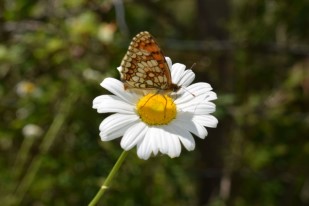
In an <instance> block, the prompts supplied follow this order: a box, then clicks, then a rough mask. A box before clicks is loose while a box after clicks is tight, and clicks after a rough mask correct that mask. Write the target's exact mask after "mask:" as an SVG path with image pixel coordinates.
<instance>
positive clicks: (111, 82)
mask: <svg viewBox="0 0 309 206" xmlns="http://www.w3.org/2000/svg"><path fill="white" fill-rule="evenodd" d="M101 86H102V87H103V88H105V89H106V90H108V91H110V92H111V93H113V94H114V95H116V96H118V97H120V98H121V99H122V100H124V101H126V102H127V103H129V104H134V103H135V102H136V100H137V99H138V95H137V94H135V93H133V92H129V91H126V90H124V86H123V83H122V82H121V81H119V80H117V79H114V78H105V79H104V80H103V82H102V83H101Z"/></svg>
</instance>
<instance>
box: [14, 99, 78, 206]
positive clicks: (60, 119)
mask: <svg viewBox="0 0 309 206" xmlns="http://www.w3.org/2000/svg"><path fill="white" fill-rule="evenodd" d="M76 98H77V97H76V96H73V95H70V96H69V97H68V98H67V99H66V100H65V101H63V102H62V104H61V106H60V109H59V112H58V114H57V115H56V116H55V118H54V121H53V122H52V124H51V126H50V128H49V130H48V131H47V133H46V135H45V137H44V138H43V140H42V143H41V145H40V153H39V154H38V155H37V156H36V157H34V158H33V160H32V162H31V163H30V166H29V168H28V170H27V172H26V174H25V176H24V178H23V179H22V180H21V182H20V184H19V185H18V187H17V189H16V191H15V196H16V197H17V200H16V205H19V204H20V203H21V202H22V201H23V199H24V196H25V195H26V192H27V191H28V189H29V187H30V185H31V184H32V182H33V180H34V178H35V176H36V174H37V172H38V170H39V168H40V166H41V164H42V161H43V159H44V155H45V154H47V153H48V152H49V149H50V147H51V145H52V143H53V142H54V141H55V139H56V137H57V136H58V134H59V133H60V129H61V127H62V126H63V124H64V123H65V121H66V119H67V117H68V115H69V113H70V111H71V108H72V103H73V102H74V101H75V100H76Z"/></svg>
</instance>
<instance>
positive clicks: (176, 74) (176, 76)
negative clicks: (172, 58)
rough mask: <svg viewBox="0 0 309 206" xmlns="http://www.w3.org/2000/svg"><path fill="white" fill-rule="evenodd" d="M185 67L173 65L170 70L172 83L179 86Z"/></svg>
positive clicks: (177, 64)
mask: <svg viewBox="0 0 309 206" xmlns="http://www.w3.org/2000/svg"><path fill="white" fill-rule="evenodd" d="M185 69H186V66H185V65H184V64H179V63H176V64H173V66H172V68H171V76H172V82H173V83H175V84H177V85H179V81H180V80H181V78H182V77H183V74H184V71H185Z"/></svg>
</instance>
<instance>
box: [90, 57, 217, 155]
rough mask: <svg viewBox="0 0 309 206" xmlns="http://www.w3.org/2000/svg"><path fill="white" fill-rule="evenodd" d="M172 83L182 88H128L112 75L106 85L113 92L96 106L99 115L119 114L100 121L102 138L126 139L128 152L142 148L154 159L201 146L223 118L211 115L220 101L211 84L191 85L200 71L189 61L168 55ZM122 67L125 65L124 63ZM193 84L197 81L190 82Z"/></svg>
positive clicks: (142, 152) (124, 145)
mask: <svg viewBox="0 0 309 206" xmlns="http://www.w3.org/2000/svg"><path fill="white" fill-rule="evenodd" d="M166 61H167V63H168V66H169V68H170V70H171V76H172V82H173V83H174V84H177V85H178V86H180V90H179V91H177V92H174V93H172V94H170V95H167V94H161V93H160V92H158V91H151V90H140V91H137V92H136V91H130V90H128V89H127V90H125V89H124V85H123V82H121V81H119V80H117V79H114V78H106V79H104V80H103V82H102V83H101V86H102V87H103V88H105V89H106V90H108V91H109V92H111V93H112V94H111V95H101V96H98V97H96V98H95V99H94V100H93V108H94V109H97V111H98V112H99V113H115V114H111V115H110V116H108V117H107V118H105V119H104V120H103V121H102V123H101V124H100V127H99V129H100V137H101V140H102V141H110V140H113V139H116V138H120V137H122V139H121V142H120V145H121V147H122V148H123V149H124V150H126V151H128V150H130V149H132V148H133V147H135V146H136V148H137V155H138V157H139V158H141V159H145V160H146V159H148V158H149V157H150V156H151V155H154V156H155V155H157V154H159V153H162V154H167V155H168V156H170V157H171V158H174V157H178V156H179V155H180V153H181V148H182V146H181V144H182V145H183V147H184V148H186V149H187V150H188V151H192V150H194V148H195V141H194V138H193V135H192V134H194V135H195V136H197V137H199V138H201V139H204V138H205V137H206V136H207V130H206V128H205V127H212V128H214V127H216V126H217V124H218V120H217V119H216V118H215V117H214V116H212V115H210V114H211V113H213V112H215V110H216V105H215V104H214V103H212V102H210V101H212V100H215V99H217V95H216V93H215V92H213V91H211V90H212V87H211V86H210V85H209V84H208V83H204V82H199V83H195V84H191V83H192V82H193V80H194V77H195V74H194V73H193V71H192V70H190V69H189V70H186V67H185V65H183V64H180V63H175V64H173V65H172V62H171V59H170V58H168V57H166ZM118 70H121V67H118ZM190 84H191V85H190Z"/></svg>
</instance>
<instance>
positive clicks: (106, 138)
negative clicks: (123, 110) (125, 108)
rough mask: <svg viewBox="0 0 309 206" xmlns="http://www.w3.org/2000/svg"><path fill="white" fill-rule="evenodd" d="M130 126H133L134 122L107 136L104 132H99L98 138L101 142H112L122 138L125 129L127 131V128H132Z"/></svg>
mask: <svg viewBox="0 0 309 206" xmlns="http://www.w3.org/2000/svg"><path fill="white" fill-rule="evenodd" d="M132 124H135V122H132V123H130V124H127V125H126V126H124V127H121V128H119V129H118V130H116V131H114V132H112V133H110V134H107V133H105V131H103V132H100V137H101V140H102V141H110V140H114V139H116V138H119V137H122V136H123V135H124V133H125V132H126V131H127V129H129V127H131V126H132Z"/></svg>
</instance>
